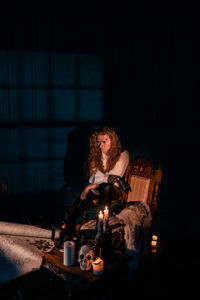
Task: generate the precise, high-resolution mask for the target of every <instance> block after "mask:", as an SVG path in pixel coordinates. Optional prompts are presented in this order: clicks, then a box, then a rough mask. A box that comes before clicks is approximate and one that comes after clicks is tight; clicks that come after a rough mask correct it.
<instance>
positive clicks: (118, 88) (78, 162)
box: [0, 1, 200, 239]
mask: <svg viewBox="0 0 200 300" xmlns="http://www.w3.org/2000/svg"><path fill="white" fill-rule="evenodd" d="M13 3H14V2H13ZM13 3H12V5H9V3H8V4H7V5H5V6H4V7H3V9H1V11H0V36H1V38H0V181H1V183H3V184H5V185H6V186H7V187H8V191H7V192H1V199H0V200H1V213H0V215H1V219H2V220H7V219H9V218H11V217H13V216H14V217H15V219H16V220H21V219H20V217H22V216H23V217H24V219H26V216H27V214H30V212H32V211H34V213H35V214H36V213H38V214H40V213H43V211H41V210H40V209H41V208H40V207H41V205H42V203H43V204H44V206H45V213H46V214H48V209H49V214H52V213H53V212H54V213H55V214H56V213H57V212H56V211H58V214H59V215H62V211H61V210H62V209H63V206H65V205H69V203H70V202H72V201H73V198H74V196H76V192H74V189H75V186H76V185H81V180H82V169H81V168H82V161H83V157H84V154H85V152H86V151H87V147H88V143H87V142H88V137H89V134H90V132H91V130H92V129H93V128H95V127H98V126H100V125H103V124H108V125H112V126H114V127H116V128H117V130H118V132H119V135H120V138H121V139H122V142H123V144H124V146H125V147H126V148H127V149H128V150H129V152H130V154H131V158H134V157H136V156H138V155H145V156H147V157H149V158H150V159H152V160H153V161H154V162H156V163H160V164H161V165H162V169H163V180H162V184H161V186H160V194H159V205H158V215H159V218H160V225H159V226H160V228H159V230H161V231H162V232H164V233H165V234H166V235H169V236H173V237H174V236H179V237H180V238H195V239H196V238H199V233H200V227H199V225H198V218H199V208H200V204H199V192H198V176H199V175H198V174H199V171H198V170H199V169H198V168H199V164H198V156H199V109H198V101H199V98H200V97H199V96H200V95H199V80H200V76H199V68H200V58H199V53H200V44H199V11H198V10H197V7H195V5H193V4H192V3H190V5H183V4H179V3H178V2H175V1H164V2H163V1H162V4H158V3H155V2H148V4H144V2H143V3H140V2H139V1H137V2H133V3H132V4H133V5H132V6H131V7H128V6H126V5H125V4H124V5H119V6H118V5H115V6H111V5H107V6H103V5H101V4H99V2H96V3H95V2H91V3H89V2H85V3H84V4H83V2H81V3H82V4H80V3H79V2H76V1H72V2H69V3H68V2H66V3H65V5H63V4H60V3H57V2H55V3H54V5H52V4H51V3H50V2H49V1H41V2H40V3H37V2H24V3H23V2H16V3H14V4H13ZM92 3H93V4H92ZM66 183H67V187H66V188H64V189H63V185H64V184H66ZM59 201H60V202H59ZM63 203H64V204H63ZM17 216H19V219H17ZM11 219H12V218H11Z"/></svg>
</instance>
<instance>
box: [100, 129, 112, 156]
mask: <svg viewBox="0 0 200 300" xmlns="http://www.w3.org/2000/svg"><path fill="white" fill-rule="evenodd" d="M97 139H98V144H99V147H100V149H101V152H102V153H104V154H107V152H108V151H109V150H110V148H111V139H110V137H109V136H108V135H107V134H104V135H102V134H99V135H98V138H97Z"/></svg>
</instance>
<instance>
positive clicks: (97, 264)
mask: <svg viewBox="0 0 200 300" xmlns="http://www.w3.org/2000/svg"><path fill="white" fill-rule="evenodd" d="M92 266H93V274H94V275H96V276H100V275H101V274H102V273H103V269H104V261H103V259H101V258H100V257H97V258H96V259H95V261H94V262H93V264H92Z"/></svg>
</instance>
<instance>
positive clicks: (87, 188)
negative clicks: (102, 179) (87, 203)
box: [80, 184, 99, 201]
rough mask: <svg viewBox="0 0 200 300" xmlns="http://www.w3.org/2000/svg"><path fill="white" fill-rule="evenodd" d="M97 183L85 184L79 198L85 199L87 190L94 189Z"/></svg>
mask: <svg viewBox="0 0 200 300" xmlns="http://www.w3.org/2000/svg"><path fill="white" fill-rule="evenodd" d="M98 186H99V185H98V184H89V185H86V187H85V188H84V190H83V191H82V193H81V196H80V199H81V200H82V201H83V200H85V198H86V196H87V194H88V192H89V190H91V189H95V188H97V187H98Z"/></svg>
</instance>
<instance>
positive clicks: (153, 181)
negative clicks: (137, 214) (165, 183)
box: [122, 157, 162, 216]
mask: <svg viewBox="0 0 200 300" xmlns="http://www.w3.org/2000/svg"><path fill="white" fill-rule="evenodd" d="M161 179H162V170H161V166H160V165H159V166H156V165H154V164H153V163H152V162H151V161H150V160H148V159H147V158H145V157H138V158H136V159H134V160H133V161H131V163H130V164H129V165H128V167H127V169H126V172H125V180H127V181H128V183H129V185H130V187H131V191H129V192H128V193H124V194H123V196H122V201H123V202H125V203H127V202H130V201H141V202H146V203H147V204H148V205H149V207H150V210H151V213H152V216H153V215H154V213H155V211H156V208H157V199H158V189H159V183H160V182H161Z"/></svg>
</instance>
